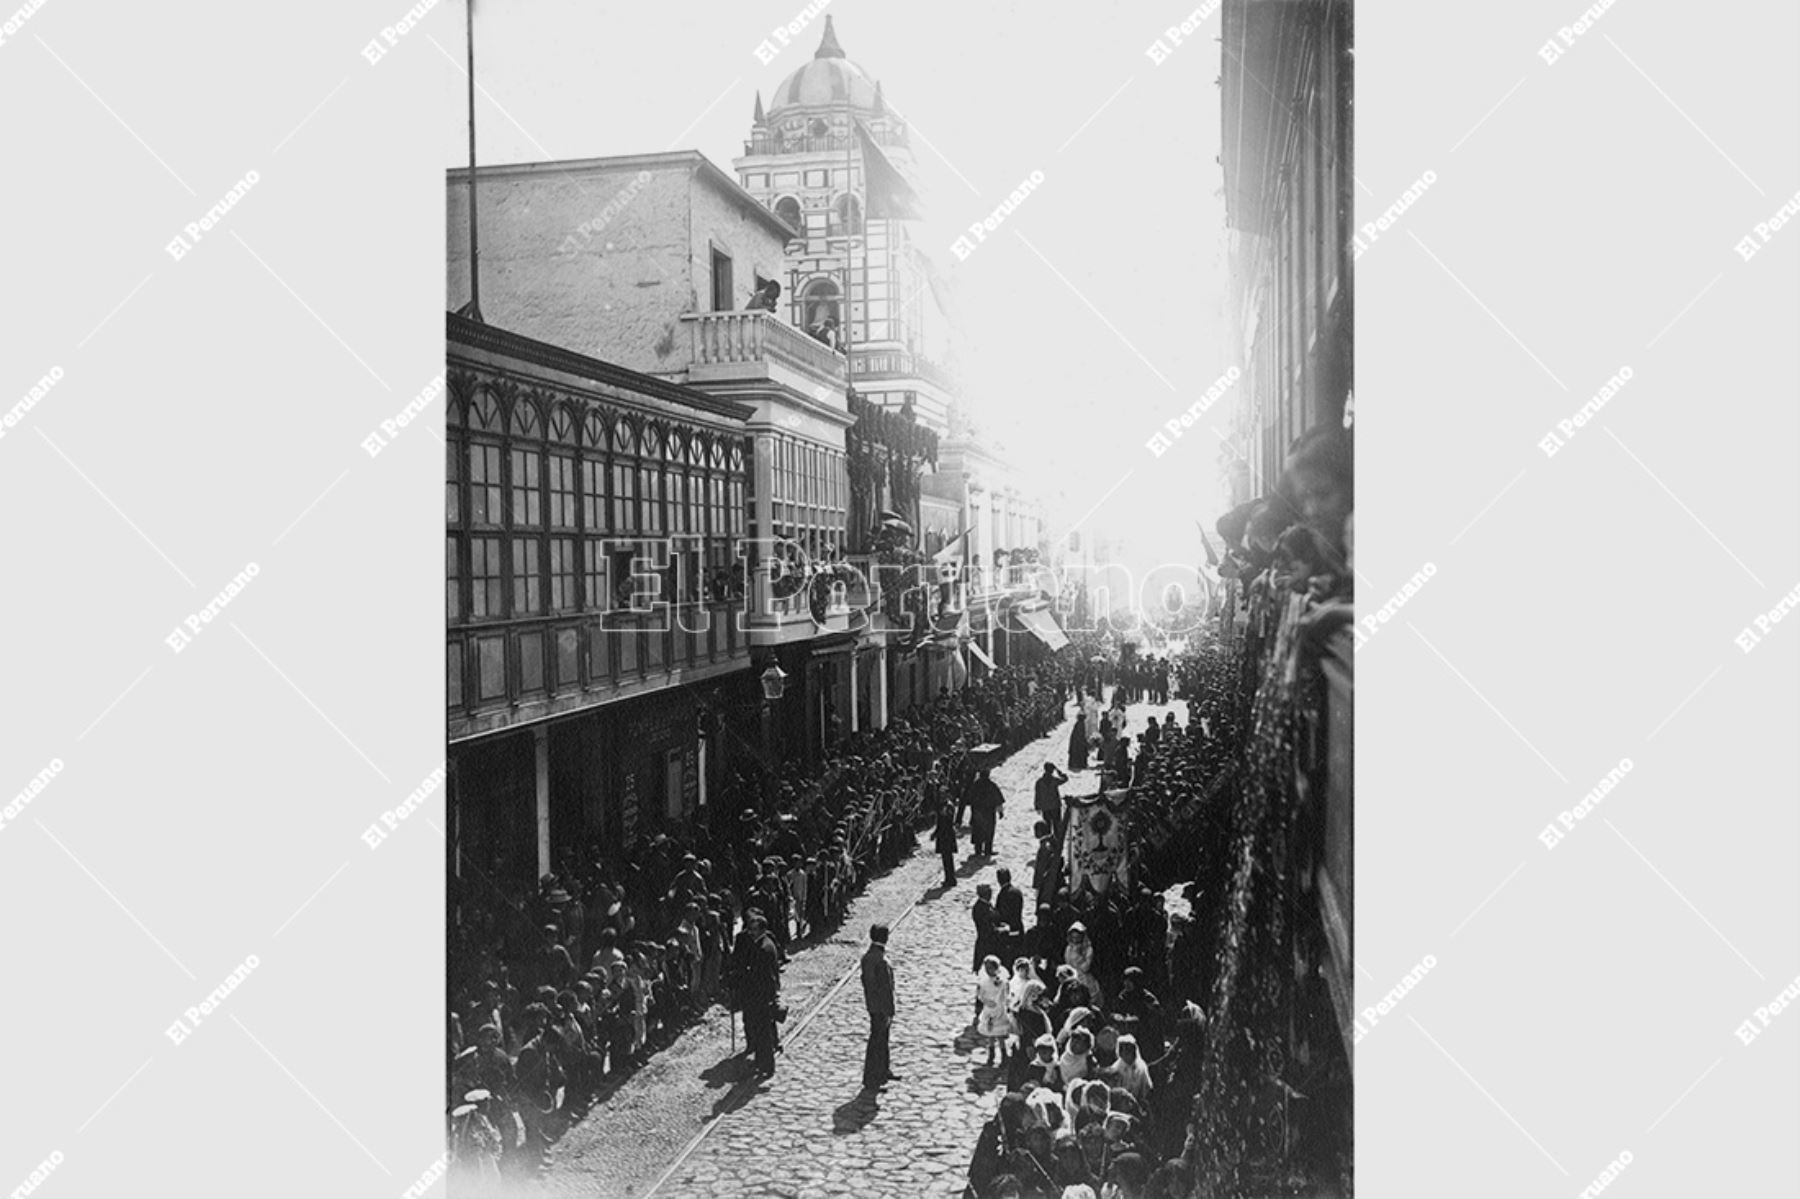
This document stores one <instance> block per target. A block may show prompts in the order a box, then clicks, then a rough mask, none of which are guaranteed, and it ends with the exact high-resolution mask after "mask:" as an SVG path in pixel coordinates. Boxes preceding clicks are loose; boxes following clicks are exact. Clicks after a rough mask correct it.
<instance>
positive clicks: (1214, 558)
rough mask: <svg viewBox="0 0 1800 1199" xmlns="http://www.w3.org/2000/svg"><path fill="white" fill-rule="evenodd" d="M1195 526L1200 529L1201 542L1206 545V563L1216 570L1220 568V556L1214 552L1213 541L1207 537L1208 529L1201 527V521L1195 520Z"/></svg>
mask: <svg viewBox="0 0 1800 1199" xmlns="http://www.w3.org/2000/svg"><path fill="white" fill-rule="evenodd" d="M1194 527H1195V528H1196V529H1199V530H1200V544H1201V545H1203V546H1205V547H1206V564H1207V565H1208V566H1210V567H1212V568H1213V569H1214V570H1217V569H1218V568H1219V556H1218V555H1217V554H1215V553H1213V547H1212V542H1210V541H1208V540H1207V539H1206V530H1205V529H1203V528H1201V527H1200V522H1199V521H1195V522H1194Z"/></svg>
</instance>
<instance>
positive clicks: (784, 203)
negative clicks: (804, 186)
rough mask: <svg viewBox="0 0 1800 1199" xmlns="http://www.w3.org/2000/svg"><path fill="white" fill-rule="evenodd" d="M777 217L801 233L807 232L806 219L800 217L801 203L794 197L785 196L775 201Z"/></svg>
mask: <svg viewBox="0 0 1800 1199" xmlns="http://www.w3.org/2000/svg"><path fill="white" fill-rule="evenodd" d="M775 215H776V216H778V217H780V218H781V219H782V220H784V221H786V222H787V223H788V224H789V225H791V226H793V227H794V228H795V229H797V230H799V231H800V232H801V233H805V232H806V218H805V217H803V216H801V215H800V201H798V200H796V199H794V197H792V196H783V197H781V199H779V200H777V201H775Z"/></svg>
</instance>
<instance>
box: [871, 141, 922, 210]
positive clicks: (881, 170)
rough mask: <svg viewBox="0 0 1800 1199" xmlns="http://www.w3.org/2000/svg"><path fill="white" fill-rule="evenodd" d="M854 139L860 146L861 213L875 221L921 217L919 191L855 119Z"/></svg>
mask: <svg viewBox="0 0 1800 1199" xmlns="http://www.w3.org/2000/svg"><path fill="white" fill-rule="evenodd" d="M856 140H857V141H858V142H860V143H861V145H862V156H863V191H864V199H863V212H864V214H865V215H866V216H867V217H868V218H869V219H870V220H875V221H884V220H900V221H918V220H923V219H924V215H923V213H921V212H920V210H919V194H918V193H917V192H916V191H914V190H913V186H912V184H910V183H908V182H907V181H906V176H904V175H902V174H901V173H900V168H899V167H896V166H895V165H894V164H893V163H892V162H890V161H888V156H887V155H886V154H883V153H882V152H881V147H880V146H878V145H876V144H875V135H874V134H872V133H870V132H869V129H868V126H866V125H864V124H863V123H862V122H861V121H857V122H856Z"/></svg>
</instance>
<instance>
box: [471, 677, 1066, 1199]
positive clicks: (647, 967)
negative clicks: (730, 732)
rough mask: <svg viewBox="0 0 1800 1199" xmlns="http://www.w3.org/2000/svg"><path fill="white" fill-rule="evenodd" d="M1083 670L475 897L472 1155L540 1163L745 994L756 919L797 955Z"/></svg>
mask: <svg viewBox="0 0 1800 1199" xmlns="http://www.w3.org/2000/svg"><path fill="white" fill-rule="evenodd" d="M1073 676H1074V669H1073V664H1072V660H1071V658H1070V656H1069V654H1068V653H1067V652H1066V651H1065V653H1064V655H1063V656H1062V657H1059V658H1052V659H1049V660H1046V661H1045V662H1042V663H1040V664H1038V665H1036V666H1033V667H1029V668H1018V669H1006V670H1001V671H997V672H995V673H993V674H991V675H989V676H987V677H986V678H983V679H980V680H976V681H972V682H971V683H970V684H969V685H968V686H966V687H964V688H963V689H961V690H959V691H957V692H954V693H952V692H949V691H945V692H944V693H942V694H941V695H940V696H939V697H938V698H937V699H936V700H934V701H932V702H929V703H926V704H922V705H918V706H916V707H914V708H912V709H909V710H908V711H906V712H903V713H900V714H897V715H896V716H894V718H893V719H892V720H891V721H890V722H889V723H888V725H887V727H885V728H883V729H881V730H879V731H865V732H862V733H858V734H854V735H851V736H850V737H848V738H846V739H844V740H843V741H841V742H840V743H839V744H838V745H836V746H835V747H833V748H832V749H830V750H829V751H828V752H827V754H826V755H825V758H824V761H823V763H822V765H821V766H820V767H819V768H818V769H816V770H808V769H806V768H805V767H803V766H801V765H799V764H789V765H787V766H785V767H783V768H781V769H779V770H776V771H774V772H765V771H763V770H762V769H760V767H758V766H755V765H752V766H751V767H749V768H747V769H744V770H743V771H741V772H740V773H739V774H738V776H737V777H736V778H734V779H733V780H732V781H731V782H730V783H729V784H728V785H727V786H726V788H725V789H724V792H723V793H722V794H721V796H720V798H719V801H718V802H717V803H714V804H712V805H709V806H708V808H707V809H703V810H704V811H707V812H708V813H709V814H710V816H711V820H710V822H706V823H698V824H695V825H691V826H686V827H681V828H677V829H671V830H670V831H666V832H661V833H657V834H656V835H655V836H654V837H652V838H650V839H649V840H648V841H647V843H644V844H639V845H634V846H632V847H630V852H628V853H626V854H623V855H616V854H615V855H607V854H606V853H604V847H603V846H601V845H599V844H597V843H596V844H590V845H589V846H588V847H587V848H586V850H585V852H577V851H575V850H574V849H573V848H571V849H570V850H568V851H566V852H565V853H564V855H563V857H562V859H561V861H560V863H559V868H558V869H557V871H556V872H555V873H552V874H549V875H546V876H545V877H544V878H543V879H542V880H540V884H539V887H538V890H537V892H536V894H534V895H532V896H530V897H528V898H527V899H525V900H524V901H522V902H521V901H517V900H515V899H513V898H510V897H507V896H505V895H503V894H501V893H500V892H499V891H498V890H497V889H495V888H493V887H486V888H482V887H479V886H476V887H470V888H468V890H469V891H470V892H473V894H467V895H464V896H462V897H461V902H460V903H459V904H458V905H456V906H457V908H458V909H459V911H460V919H459V920H458V921H457V922H456V923H455V924H454V925H453V927H452V928H451V929H450V932H449V936H450V952H449V960H450V966H451V996H452V1003H451V1010H450V1016H449V1038H450V1041H449V1046H448V1051H449V1057H450V1070H449V1078H450V1084H451V1100H452V1103H453V1104H457V1105H458V1106H457V1110H458V1111H459V1112H461V1113H462V1114H461V1115H460V1116H459V1117H458V1121H459V1123H458V1128H460V1129H463V1130H465V1131H466V1130H467V1129H470V1128H473V1129H475V1130H477V1133H478V1134H479V1135H473V1134H471V1135H473V1140H474V1143H475V1145H474V1149H475V1151H474V1152H473V1154H472V1156H473V1157H474V1158H476V1159H481V1160H487V1159H491V1160H492V1161H494V1162H498V1163H501V1164H502V1165H504V1166H505V1168H506V1169H507V1170H508V1171H509V1172H511V1173H514V1174H517V1175H520V1176H524V1175H528V1174H529V1173H530V1172H531V1171H532V1170H534V1169H536V1168H537V1165H538V1164H539V1163H540V1162H541V1160H542V1156H543V1152H544V1150H545V1148H546V1147H547V1146H548V1145H549V1144H550V1143H551V1142H553V1141H554V1140H555V1139H556V1138H557V1137H558V1136H559V1135H561V1133H562V1131H563V1130H565V1129H566V1128H567V1127H568V1125H569V1124H570V1123H572V1122H573V1121H574V1120H576V1119H579V1118H580V1117H581V1115H582V1114H584V1113H585V1112H586V1111H587V1110H588V1109H589V1108H590V1107H591V1106H592V1105H593V1103H595V1102H596V1101H598V1100H599V1099H600V1098H602V1097H603V1096H604V1095H605V1094H606V1093H607V1091H608V1089H609V1088H610V1086H612V1085H613V1084H614V1080H616V1079H617V1078H619V1077H620V1076H621V1075H623V1074H624V1073H626V1072H629V1071H630V1070H631V1069H633V1068H634V1067H635V1066H636V1065H638V1064H641V1063H642V1062H643V1061H644V1060H646V1058H647V1057H648V1056H649V1055H650V1054H652V1053H654V1052H655V1051H656V1050H657V1049H658V1048H661V1047H663V1046H665V1045H667V1044H668V1043H669V1042H671V1041H672V1040H673V1039H674V1038H675V1036H676V1035H678V1034H679V1033H680V1031H681V1030H682V1029H683V1028H684V1027H686V1025H687V1024H689V1023H690V1022H691V1021H693V1020H694V1019H695V1018H697V1017H698V1016H699V1015H701V1014H702V1013H704V1012H705V1011H706V1010H707V1009H708V1008H710V1007H711V1005H712V1004H713V1003H715V1002H717V1001H721V1000H723V1001H726V1002H731V1000H732V996H731V995H730V994H729V993H728V992H729V987H728V978H727V974H728V970H727V969H726V961H727V958H728V956H729V950H730V946H731V945H732V943H733V938H734V935H735V933H736V931H737V930H738V928H739V927H740V926H741V924H742V921H743V919H744V916H745V914H746V913H747V912H749V911H750V910H752V909H755V910H757V911H760V912H762V913H763V914H764V916H765V918H766V920H767V924H768V928H769V931H770V933H771V934H772V935H773V937H774V939H775V942H776V944H777V947H778V949H779V951H780V953H781V955H782V957H783V959H785V956H786V953H787V951H788V948H789V946H790V945H792V944H794V943H795V942H797V941H800V940H803V939H806V938H810V937H822V936H825V935H828V934H829V932H830V931H831V930H832V929H833V928H835V927H836V926H837V924H838V923H839V921H841V919H842V918H843V915H844V912H845V909H846V908H847V906H848V904H849V902H850V900H851V899H852V898H853V897H854V896H855V894H856V893H857V892H858V890H859V889H860V888H861V886H862V885H863V884H864V883H865V882H866V881H867V880H868V879H869V878H870V877H871V876H873V875H875V874H877V873H879V872H880V871H882V870H884V869H887V868H890V867H892V866H893V865H895V864H896V863H898V862H899V861H900V860H901V859H902V858H903V857H905V856H906V855H907V854H908V853H910V852H911V851H912V849H913V847H914V845H915V843H916V840H917V835H918V833H919V832H920V831H921V830H922V829H923V828H924V827H926V826H927V825H929V824H930V822H931V819H932V817H933V816H934V815H935V813H936V812H937V811H938V810H939V808H940V807H941V805H942V803H943V801H944V800H945V799H946V798H947V797H954V796H960V795H962V794H963V793H964V791H965V790H966V789H967V788H968V786H969V784H970V782H971V781H972V780H973V778H974V777H975V775H976V773H977V768H978V763H977V761H976V760H975V758H974V757H973V756H972V754H971V751H972V750H974V749H975V748H976V747H978V746H983V745H989V744H998V745H1001V746H1003V747H1005V748H1006V749H1008V750H1010V749H1012V748H1015V747H1017V746H1019V745H1022V744H1024V743H1025V742H1026V741H1027V740H1029V739H1030V738H1031V737H1033V736H1037V735H1041V734H1042V733H1043V732H1044V731H1047V729H1048V728H1050V727H1053V726H1054V724H1055V722H1056V720H1057V719H1058V718H1060V714H1061V712H1062V709H1063V707H1064V705H1065V703H1066V701H1067V698H1068V696H1069V694H1070V690H1069V688H1070V682H1071V680H1072V678H1073ZM471 1092H474V1093H475V1094H477V1095H478V1096H481V1098H480V1099H479V1100H478V1101H476V1102H474V1105H473V1106H472V1107H471V1106H470V1104H469V1103H468V1102H465V1101H466V1097H467V1096H468V1095H469V1094H470V1093H471ZM460 1135H461V1134H460V1133H459V1136H460ZM484 1155H485V1157H484Z"/></svg>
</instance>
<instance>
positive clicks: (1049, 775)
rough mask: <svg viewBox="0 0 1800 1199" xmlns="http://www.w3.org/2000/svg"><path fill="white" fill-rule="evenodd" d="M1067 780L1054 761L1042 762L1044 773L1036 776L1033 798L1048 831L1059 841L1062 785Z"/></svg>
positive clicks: (1060, 836) (1061, 821)
mask: <svg viewBox="0 0 1800 1199" xmlns="http://www.w3.org/2000/svg"><path fill="white" fill-rule="evenodd" d="M1068 781H1069V776H1068V775H1066V774H1064V773H1063V772H1062V771H1060V770H1058V769H1057V768H1056V763H1055V762H1045V763H1044V773H1043V774H1041V775H1039V776H1038V781H1037V788H1036V791H1037V794H1036V796H1035V800H1034V806H1036V808H1037V811H1038V815H1039V816H1040V817H1041V818H1042V819H1043V821H1044V823H1046V824H1048V825H1049V826H1050V831H1051V833H1052V835H1054V836H1055V837H1056V839H1057V841H1058V842H1059V843H1060V842H1061V840H1062V835H1063V810H1062V808H1063V801H1062V790H1061V788H1062V785H1063V784H1064V783H1066V782H1068Z"/></svg>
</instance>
